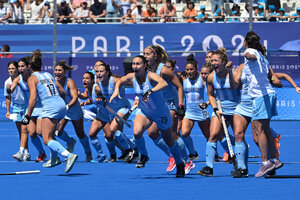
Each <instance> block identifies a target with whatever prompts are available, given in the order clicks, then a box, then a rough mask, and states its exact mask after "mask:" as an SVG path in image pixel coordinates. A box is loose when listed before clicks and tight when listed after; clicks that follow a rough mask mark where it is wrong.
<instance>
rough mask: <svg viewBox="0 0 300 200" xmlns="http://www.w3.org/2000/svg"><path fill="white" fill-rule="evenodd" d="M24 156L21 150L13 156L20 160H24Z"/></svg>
mask: <svg viewBox="0 0 300 200" xmlns="http://www.w3.org/2000/svg"><path fill="white" fill-rule="evenodd" d="M23 157H24V153H23V152H21V151H19V152H18V153H16V154H14V155H13V158H14V159H17V160H18V161H19V162H22V161H23Z"/></svg>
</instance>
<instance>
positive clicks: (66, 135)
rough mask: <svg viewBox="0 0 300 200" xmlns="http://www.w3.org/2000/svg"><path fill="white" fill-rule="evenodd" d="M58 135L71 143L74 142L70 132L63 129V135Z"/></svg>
mask: <svg viewBox="0 0 300 200" xmlns="http://www.w3.org/2000/svg"><path fill="white" fill-rule="evenodd" d="M58 137H59V139H62V140H63V141H65V142H66V143H67V144H70V143H71V142H72V140H71V138H70V136H69V135H68V133H67V132H65V131H63V132H62V133H61V135H60V136H58Z"/></svg>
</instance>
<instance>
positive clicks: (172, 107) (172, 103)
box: [166, 99, 178, 111]
mask: <svg viewBox="0 0 300 200" xmlns="http://www.w3.org/2000/svg"><path fill="white" fill-rule="evenodd" d="M166 103H167V105H168V107H169V109H170V110H175V111H176V110H177V107H178V102H177V101H176V100H175V99H168V100H166Z"/></svg>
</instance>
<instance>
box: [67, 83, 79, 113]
mask: <svg viewBox="0 0 300 200" xmlns="http://www.w3.org/2000/svg"><path fill="white" fill-rule="evenodd" d="M67 86H68V88H69V90H70V94H71V97H72V100H71V101H70V102H69V103H68V106H69V107H70V108H71V107H72V106H74V105H75V104H76V103H77V101H78V92H77V87H76V85H75V82H74V81H73V80H72V79H70V78H69V79H68V83H67Z"/></svg>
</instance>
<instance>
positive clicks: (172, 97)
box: [155, 63, 178, 110]
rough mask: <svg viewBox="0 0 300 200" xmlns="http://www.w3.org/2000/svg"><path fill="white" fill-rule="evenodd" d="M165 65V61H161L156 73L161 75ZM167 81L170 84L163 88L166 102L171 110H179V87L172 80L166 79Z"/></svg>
mask: <svg viewBox="0 0 300 200" xmlns="http://www.w3.org/2000/svg"><path fill="white" fill-rule="evenodd" d="M164 65H165V64H164V63H160V64H159V65H158V68H157V70H156V71H155V73H156V74H157V75H159V76H161V75H160V73H161V70H162V68H163V66H164ZM165 81H166V82H167V83H168V86H167V87H166V88H164V89H163V90H162V93H163V97H164V99H165V101H166V103H167V104H168V106H169V109H170V110H177V107H178V92H177V89H176V87H175V86H174V85H173V84H172V83H171V82H170V81H168V80H165Z"/></svg>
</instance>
